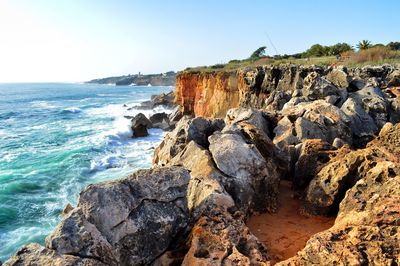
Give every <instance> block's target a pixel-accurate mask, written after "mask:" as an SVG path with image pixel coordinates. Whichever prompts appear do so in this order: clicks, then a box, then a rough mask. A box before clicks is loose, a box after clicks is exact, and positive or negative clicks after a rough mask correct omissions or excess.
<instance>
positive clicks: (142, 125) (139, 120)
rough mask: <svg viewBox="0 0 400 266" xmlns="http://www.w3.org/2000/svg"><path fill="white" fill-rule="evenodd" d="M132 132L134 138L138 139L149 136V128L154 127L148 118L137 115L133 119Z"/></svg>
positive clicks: (140, 114)
mask: <svg viewBox="0 0 400 266" xmlns="http://www.w3.org/2000/svg"><path fill="white" fill-rule="evenodd" d="M131 122H132V126H131V128H132V131H133V137H135V138H138V137H145V136H148V135H149V133H148V132H147V129H148V128H151V127H152V124H151V122H150V120H149V119H147V117H146V116H145V115H144V114H142V113H139V114H137V115H136V116H135V117H134V118H133V119H132V121H131Z"/></svg>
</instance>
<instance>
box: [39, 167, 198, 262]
mask: <svg viewBox="0 0 400 266" xmlns="http://www.w3.org/2000/svg"><path fill="white" fill-rule="evenodd" d="M189 178H190V176H189V173H188V171H187V170H185V169H183V168H179V167H169V168H157V169H151V170H139V171H137V172H136V173H134V174H132V175H130V176H128V177H125V178H123V179H120V180H116V181H111V182H105V183H100V184H96V185H89V186H88V187H87V188H86V189H85V190H84V191H83V192H81V194H80V196H79V200H78V205H77V207H76V208H75V209H74V210H73V211H72V212H71V213H70V214H69V215H68V216H66V217H65V218H64V219H63V221H62V222H61V223H60V224H59V225H58V226H57V228H56V229H55V230H54V232H53V233H52V234H51V235H49V236H48V237H47V238H46V246H47V247H48V248H50V249H54V250H56V251H57V252H58V253H60V254H76V255H78V256H80V257H84V258H93V259H97V260H99V261H101V262H104V263H106V264H108V265H143V264H149V263H151V262H152V261H153V260H154V259H155V258H156V257H158V256H159V255H161V254H162V253H163V252H164V251H165V250H166V249H167V248H168V247H169V246H170V244H171V243H172V242H173V241H174V240H175V238H177V237H178V236H179V233H180V232H182V230H185V229H186V227H187V225H188V218H189V216H188V215H189V214H188V209H187V202H186V191H187V185H188V182H189Z"/></svg>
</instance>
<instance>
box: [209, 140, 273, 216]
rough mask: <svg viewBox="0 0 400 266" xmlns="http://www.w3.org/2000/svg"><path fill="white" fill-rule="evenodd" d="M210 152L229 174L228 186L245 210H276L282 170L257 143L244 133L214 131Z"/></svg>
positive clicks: (220, 167)
mask: <svg viewBox="0 0 400 266" xmlns="http://www.w3.org/2000/svg"><path fill="white" fill-rule="evenodd" d="M209 141H210V147H209V149H210V152H211V154H212V157H213V159H214V161H215V163H216V165H217V167H218V169H219V170H220V171H221V172H223V173H224V174H225V175H227V176H228V177H230V179H231V180H230V186H229V187H227V188H226V190H227V191H228V192H229V194H230V195H232V198H233V199H234V200H235V202H236V205H237V206H238V207H239V209H240V210H242V211H243V213H247V212H248V210H250V211H265V210H268V211H270V212H273V211H275V209H276V204H277V193H278V186H279V174H278V172H277V165H276V164H275V162H274V160H273V158H269V160H268V161H267V160H266V159H265V158H264V157H263V156H262V154H261V153H260V152H259V151H258V149H257V148H256V147H255V146H254V145H251V144H250V145H249V144H247V143H246V142H245V140H244V139H243V137H242V136H240V135H238V134H234V133H233V134H229V133H225V134H222V133H218V132H216V133H214V134H213V135H211V136H210V137H209Z"/></svg>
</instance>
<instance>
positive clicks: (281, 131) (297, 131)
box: [273, 100, 352, 148]
mask: <svg viewBox="0 0 400 266" xmlns="http://www.w3.org/2000/svg"><path fill="white" fill-rule="evenodd" d="M282 115H283V116H284V117H283V118H282V119H281V120H280V121H279V122H278V124H277V127H276V128H275V129H274V133H275V138H274V139H273V142H274V143H275V144H276V145H277V146H278V147H280V148H282V147H284V146H285V145H296V144H298V143H300V142H302V141H303V140H304V139H316V138H319V139H322V140H323V141H326V142H328V143H332V142H333V140H334V139H335V138H341V139H342V140H344V141H345V142H346V143H349V144H351V142H352V134H351V131H350V128H349V127H348V124H349V122H350V120H349V118H348V117H347V116H346V114H345V113H344V112H343V111H341V110H340V109H339V108H337V107H336V106H334V105H332V104H329V103H327V102H325V101H323V100H317V101H313V102H303V103H299V104H297V105H295V106H286V107H284V108H283V109H282Z"/></svg>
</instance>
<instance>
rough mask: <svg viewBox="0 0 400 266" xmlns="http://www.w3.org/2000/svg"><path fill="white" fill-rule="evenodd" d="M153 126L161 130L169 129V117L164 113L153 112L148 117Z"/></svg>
mask: <svg viewBox="0 0 400 266" xmlns="http://www.w3.org/2000/svg"><path fill="white" fill-rule="evenodd" d="M149 120H150V122H151V125H152V127H153V128H161V129H162V130H169V129H170V124H169V118H168V115H167V114H166V113H155V114H153V115H152V116H150V118H149Z"/></svg>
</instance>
